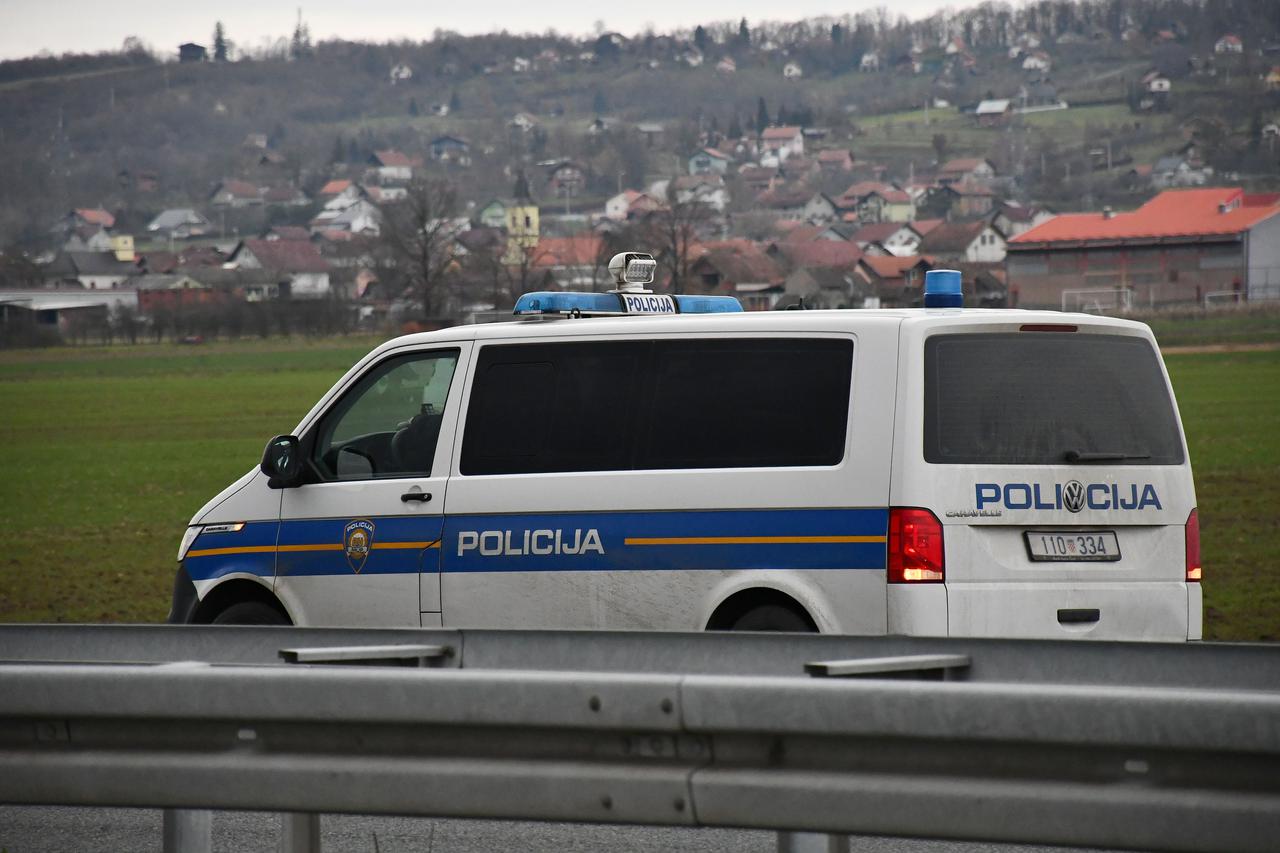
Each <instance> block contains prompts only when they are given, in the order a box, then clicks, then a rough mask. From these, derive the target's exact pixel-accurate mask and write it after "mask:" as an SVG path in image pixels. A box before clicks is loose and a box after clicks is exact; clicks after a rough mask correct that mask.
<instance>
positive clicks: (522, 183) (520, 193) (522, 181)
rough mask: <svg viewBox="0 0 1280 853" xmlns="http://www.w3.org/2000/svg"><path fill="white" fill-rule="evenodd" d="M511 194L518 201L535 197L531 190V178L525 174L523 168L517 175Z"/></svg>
mask: <svg viewBox="0 0 1280 853" xmlns="http://www.w3.org/2000/svg"><path fill="white" fill-rule="evenodd" d="M511 195H512V197H513V198H515V199H516V201H529V200H530V199H532V198H533V195H532V194H531V193H530V192H529V179H528V178H526V177H525V176H524V170H523V169H521V170H520V172H519V174H517V175H516V185H515V188H514V189H513V190H512V192H511Z"/></svg>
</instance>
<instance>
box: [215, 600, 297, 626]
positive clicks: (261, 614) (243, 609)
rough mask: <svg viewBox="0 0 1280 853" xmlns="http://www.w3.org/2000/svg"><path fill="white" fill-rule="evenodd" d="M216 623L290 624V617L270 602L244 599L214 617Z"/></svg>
mask: <svg viewBox="0 0 1280 853" xmlns="http://www.w3.org/2000/svg"><path fill="white" fill-rule="evenodd" d="M213 624H214V625H288V624H289V618H288V617H287V616H285V615H284V614H283V613H281V612H280V611H279V610H276V609H275V608H274V607H272V606H271V605H270V604H266V603H264V602H261V601H242V602H240V603H239V604H233V605H231V606H230V607H228V608H227V609H226V610H223V611H222V612H221V613H219V614H218V615H217V616H215V617H213Z"/></svg>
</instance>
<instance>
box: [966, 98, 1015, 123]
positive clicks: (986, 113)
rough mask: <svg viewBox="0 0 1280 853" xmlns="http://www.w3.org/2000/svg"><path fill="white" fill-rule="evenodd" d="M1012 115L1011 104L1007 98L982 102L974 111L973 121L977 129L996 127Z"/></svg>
mask: <svg viewBox="0 0 1280 853" xmlns="http://www.w3.org/2000/svg"><path fill="white" fill-rule="evenodd" d="M1012 114H1013V102H1012V101H1010V100H1009V99H1008V98H1000V99H996V100H990V101H982V102H981V103H979V104H978V108H977V109H976V110H974V113H973V116H974V120H975V121H977V123H978V126H979V127H998V126H1000V125H1002V124H1005V123H1006V122H1007V121H1009V116H1010V115H1012Z"/></svg>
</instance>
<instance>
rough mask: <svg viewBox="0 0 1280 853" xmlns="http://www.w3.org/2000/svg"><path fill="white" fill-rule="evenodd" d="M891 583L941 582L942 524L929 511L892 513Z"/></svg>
mask: <svg viewBox="0 0 1280 853" xmlns="http://www.w3.org/2000/svg"><path fill="white" fill-rule="evenodd" d="M888 569H889V583H942V581H944V580H945V579H946V576H945V571H944V565H943V556H942V524H941V523H940V522H939V521H938V517H937V516H936V515H934V514H933V513H931V512H929V510H927V509H910V508H902V507H895V508H894V509H891V510H889V562H888Z"/></svg>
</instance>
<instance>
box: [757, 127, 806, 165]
mask: <svg viewBox="0 0 1280 853" xmlns="http://www.w3.org/2000/svg"><path fill="white" fill-rule="evenodd" d="M760 154H761V157H762V158H763V157H764V156H765V155H769V156H771V157H773V158H775V159H776V161H777V162H778V163H781V162H782V161H783V160H786V159H787V158H788V157H799V156H800V155H802V154H804V132H803V131H802V130H801V129H800V128H799V127H795V126H786V127H766V128H765V129H764V131H763V132H762V133H761V134H760ZM762 165H765V164H764V163H763V162H762Z"/></svg>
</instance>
